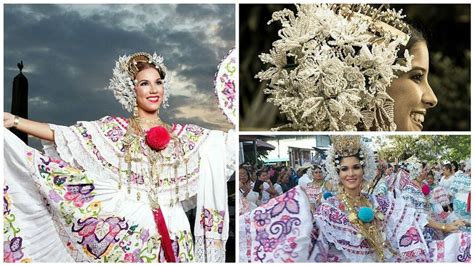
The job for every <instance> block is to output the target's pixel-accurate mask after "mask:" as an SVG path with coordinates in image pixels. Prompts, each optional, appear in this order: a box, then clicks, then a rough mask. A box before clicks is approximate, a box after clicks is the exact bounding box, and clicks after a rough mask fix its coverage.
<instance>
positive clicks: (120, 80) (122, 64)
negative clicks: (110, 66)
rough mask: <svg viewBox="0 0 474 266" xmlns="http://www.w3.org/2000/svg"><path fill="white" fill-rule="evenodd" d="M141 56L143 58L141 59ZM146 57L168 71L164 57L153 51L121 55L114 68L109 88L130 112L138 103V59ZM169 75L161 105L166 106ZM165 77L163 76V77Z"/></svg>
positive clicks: (156, 65)
mask: <svg viewBox="0 0 474 266" xmlns="http://www.w3.org/2000/svg"><path fill="white" fill-rule="evenodd" d="M139 58H141V59H139ZM143 58H146V62H147V63H150V64H153V65H154V66H155V68H157V69H159V70H161V72H162V73H166V71H167V70H166V67H165V65H164V64H163V57H162V56H159V55H157V54H156V53H153V55H151V54H148V53H143V52H140V53H135V54H132V55H123V56H120V57H119V59H118V61H117V62H115V68H114V70H113V77H112V78H111V79H110V82H109V86H108V87H107V89H108V90H112V91H113V92H114V96H115V98H116V99H117V100H118V101H119V103H120V104H121V105H122V106H123V108H124V109H125V110H127V111H129V112H133V108H134V107H135V105H136V101H137V98H136V94H135V89H134V88H135V83H136V80H135V79H134V78H135V75H136V74H137V72H138V69H137V68H136V64H137V62H138V61H143ZM168 76H169V75H168V74H166V75H165V77H164V79H163V82H164V96H163V101H162V103H161V106H162V107H164V108H166V107H167V106H168V96H169V77H168ZM161 78H163V77H161Z"/></svg>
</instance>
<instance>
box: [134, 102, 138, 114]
mask: <svg viewBox="0 0 474 266" xmlns="http://www.w3.org/2000/svg"><path fill="white" fill-rule="evenodd" d="M133 117H138V106H137V103H136V102H135V106H134V107H133Z"/></svg>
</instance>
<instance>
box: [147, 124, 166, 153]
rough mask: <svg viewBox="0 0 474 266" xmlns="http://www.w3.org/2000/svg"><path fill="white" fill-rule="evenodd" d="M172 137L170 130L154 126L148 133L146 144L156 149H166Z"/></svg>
mask: <svg viewBox="0 0 474 266" xmlns="http://www.w3.org/2000/svg"><path fill="white" fill-rule="evenodd" d="M170 139H171V136H170V133H169V132H168V130H167V129H166V128H164V127H161V126H156V127H152V128H151V129H150V130H149V131H148V133H147V134H146V144H148V146H150V148H152V149H154V150H156V151H161V150H164V149H166V147H167V146H168V143H169V142H170Z"/></svg>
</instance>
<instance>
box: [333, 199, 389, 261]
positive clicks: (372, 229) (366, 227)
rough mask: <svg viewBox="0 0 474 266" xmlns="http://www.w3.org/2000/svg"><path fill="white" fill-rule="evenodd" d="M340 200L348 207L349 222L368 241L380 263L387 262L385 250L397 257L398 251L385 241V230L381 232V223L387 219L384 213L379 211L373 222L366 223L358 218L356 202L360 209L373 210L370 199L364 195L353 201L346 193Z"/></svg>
mask: <svg viewBox="0 0 474 266" xmlns="http://www.w3.org/2000/svg"><path fill="white" fill-rule="evenodd" d="M340 199H341V200H342V202H343V203H344V205H345V207H346V212H347V217H348V219H349V222H350V223H351V224H352V225H353V226H354V228H355V229H356V230H357V231H358V234H360V235H362V236H363V237H364V238H365V240H366V241H367V244H368V245H369V246H370V247H371V248H372V249H373V250H374V251H375V254H376V255H377V259H378V260H379V262H383V261H385V255H384V249H385V248H388V249H389V251H390V252H391V253H392V254H393V255H396V251H395V250H393V248H392V247H391V245H390V243H388V242H387V241H386V240H385V239H384V236H383V229H382V230H379V227H381V226H382V224H381V222H382V221H383V220H384V218H385V217H384V215H383V213H381V212H378V211H377V213H376V214H375V218H374V219H373V220H372V221H370V222H368V223H364V222H362V221H361V220H360V219H359V218H358V215H357V213H356V210H355V207H354V201H355V203H357V205H358V206H359V207H368V208H371V209H372V204H371V203H370V201H369V199H368V198H367V197H365V196H364V195H361V196H360V197H358V199H356V200H351V199H350V198H349V197H348V195H347V194H346V192H343V193H341V196H340ZM381 231H382V232H381Z"/></svg>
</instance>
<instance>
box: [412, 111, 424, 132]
mask: <svg viewBox="0 0 474 266" xmlns="http://www.w3.org/2000/svg"><path fill="white" fill-rule="evenodd" d="M410 118H411V120H412V122H413V123H414V124H415V125H416V126H418V127H419V128H420V130H421V129H423V122H424V121H425V114H424V113H421V112H412V113H411V114H410Z"/></svg>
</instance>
